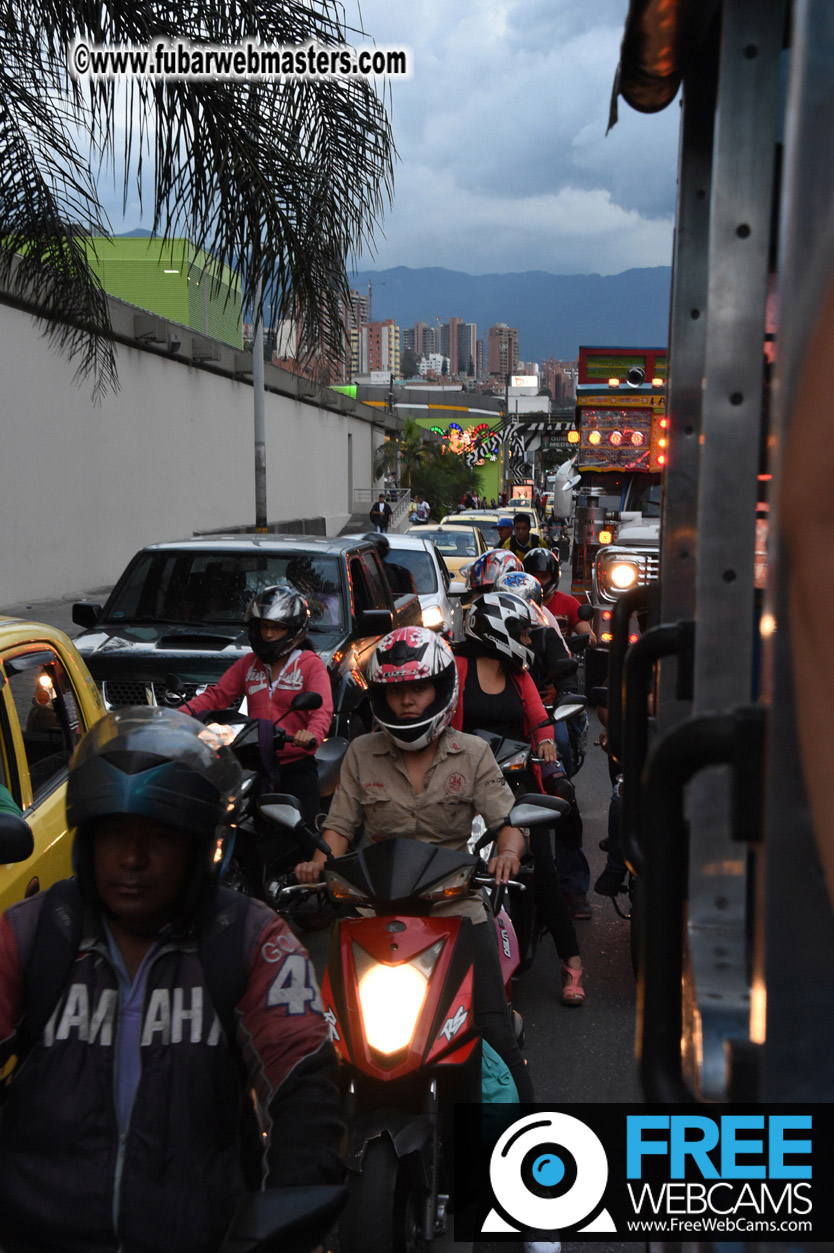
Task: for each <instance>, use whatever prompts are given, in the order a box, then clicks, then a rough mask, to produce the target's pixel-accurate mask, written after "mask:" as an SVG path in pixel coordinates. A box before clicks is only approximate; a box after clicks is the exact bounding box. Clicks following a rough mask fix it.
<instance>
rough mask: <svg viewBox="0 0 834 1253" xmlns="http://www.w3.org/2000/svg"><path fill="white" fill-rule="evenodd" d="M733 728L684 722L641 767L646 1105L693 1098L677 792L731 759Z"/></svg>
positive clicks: (640, 1012)
mask: <svg viewBox="0 0 834 1253" xmlns="http://www.w3.org/2000/svg"><path fill="white" fill-rule="evenodd" d="M736 729H737V727H736V721H735V719H734V718H733V717H732V715H727V714H720V715H711V716H706V717H702V718H689V719H687V720H686V721H685V722H681V723H680V724H679V725H678V726H677V727H675V728H674V730H672V731H670V732H669V734H668V735H666V736H665V737H664V738H663V739H662V740H660V741H659V743H658V744H657V745H656V746H655V748H654V750H653V751H652V754H651V756H650V757H649V759H648V762H647V763H646V772H645V777H644V780H643V789H642V791H643V795H642V811H643V819H644V830H645V849H644V854H645V856H644V859H643V860H644V867H643V873H642V875H641V886H642V891H643V901H644V903H645V909H644V910H643V917H642V919H641V924H642V925H641V933H640V939H641V952H640V960H639V972H640V981H639V985H638V990H637V1041H638V1052H639V1061H640V1073H641V1078H642V1082H643V1091H644V1094H645V1097H646V1100H647V1101H660V1102H662V1103H664V1104H666V1103H669V1104H672V1103H674V1102H680V1101H690V1102H691V1101H694V1100H695V1099H696V1098H695V1096H694V1094H693V1093H692V1091H691V1089H690V1088H689V1087H688V1085H687V1084H686V1082H685V1080H684V1078H683V1072H682V1066H681V1043H680V1042H681V1025H682V1016H683V995H682V982H681V981H682V977H683V927H684V903H685V900H686V880H687V866H688V851H689V849H688V839H687V833H686V824H685V820H684V813H683V793H684V787H685V786H686V784H687V783H688V782H689V780H690V779H691V778H692V777H693V775H695V774H697V773H698V772H699V771H701V770H704V769H706V767H707V766H712V765H720V764H721V763H723V762H728V761H730V760H731V759H732V754H733V745H734V739H735V734H736Z"/></svg>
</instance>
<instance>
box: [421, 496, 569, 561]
mask: <svg viewBox="0 0 834 1253" xmlns="http://www.w3.org/2000/svg"><path fill="white" fill-rule="evenodd" d="M517 513H529V514H530V516H531V517H533V518H534V519H535V514H534V513H533V512H532V510H531V509H530V507H529V505H528V506H527V508H525V509H522V508H521V507H516V506H515V505H513V506H512V507H510V506H509V505H507V506H506V507H505V508H504V509H464V510H462V511H461V512H460V513H447V514H446V517H445V518H442V519H441V521H440V525H441V526H445V525H446V524H447V523H448V524H449V525H450V526H463V525H466V526H476V527H477V528H478V530H479V531H480V532H481V534H482V535H483V537H484V542H485V544H486V546H487V551H488V550H489V549H491V548H500V547H501V540H500V538H499V535H498V527H497V525H496V524H497V522H498V519H499V518H512V517H515V515H516V514H517ZM530 534H531V535H532V536H534V537H535V538H536V539H538V540H541V542H542V543H546V540H545V538H544V536H543V535H542V533H541V529H540V528H539V527H538V526H531V527H530Z"/></svg>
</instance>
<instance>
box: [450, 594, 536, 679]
mask: <svg viewBox="0 0 834 1253" xmlns="http://www.w3.org/2000/svg"><path fill="white" fill-rule="evenodd" d="M546 625H547V619H546V618H545V616H544V613H543V612H542V610H541V609H539V607H538V605H537V604H536V603H535V601H529V600H522V599H521V597H520V596H514V595H512V593H510V592H486V593H485V595H483V596H478V597H477V598H476V599H475V600H473V602H472V604H471V605H470V606H469V608H468V609H467V611H466V617H465V619H464V623H463V629H464V632H465V634H466V635H467V636H469V638H470V639H473V640H475V641H476V642H477V643H478V644H480V645H481V648H482V649H483V651H484V652H485V653H486V654H487V656H490V657H497V658H498V660H499V661H505V662H508V663H509V664H510V665H511V666H512V667H513V668H514V669H517V670H526V669H527V667H528V666H529V665H530V664H531V662H532V660H533V650H532V648H530V647H528V645H526V644H522V642H521V636H522V635H523V634H524V633H525V632H526V631H539V630H541V628H542V627H543V626H546Z"/></svg>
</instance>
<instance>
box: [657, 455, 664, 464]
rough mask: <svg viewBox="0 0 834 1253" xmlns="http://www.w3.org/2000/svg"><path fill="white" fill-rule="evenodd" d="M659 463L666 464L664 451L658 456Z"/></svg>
mask: <svg viewBox="0 0 834 1253" xmlns="http://www.w3.org/2000/svg"><path fill="white" fill-rule="evenodd" d="M657 464H658V465H659V466H665V465H666V456H665V454H664V453H660V454H659V455H658V458H657Z"/></svg>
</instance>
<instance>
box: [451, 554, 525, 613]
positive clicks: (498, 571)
mask: <svg viewBox="0 0 834 1253" xmlns="http://www.w3.org/2000/svg"><path fill="white" fill-rule="evenodd" d="M523 569H524V567H523V566H522V564H521V562H520V561H519V559H518V557H516V555H515V553H510V552H507V550H506V548H491V549H490V550H489V552H487V553H481V555H480V557H478V558H477V559H476V560H475V561H473V562H472V565H471V566H468V567H465V573H466V589H467V597H466V601H465V603H466V604H468V603H469V602H471V600H472V598H473V597H474V596H479V595H480V594H481V593H482V592H491V591H492V588H493V587H494V585H495V580H496V579H498V578H500V577H501V575H502V574H510V573H511V572H512V571H517V572H521V571H523Z"/></svg>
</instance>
